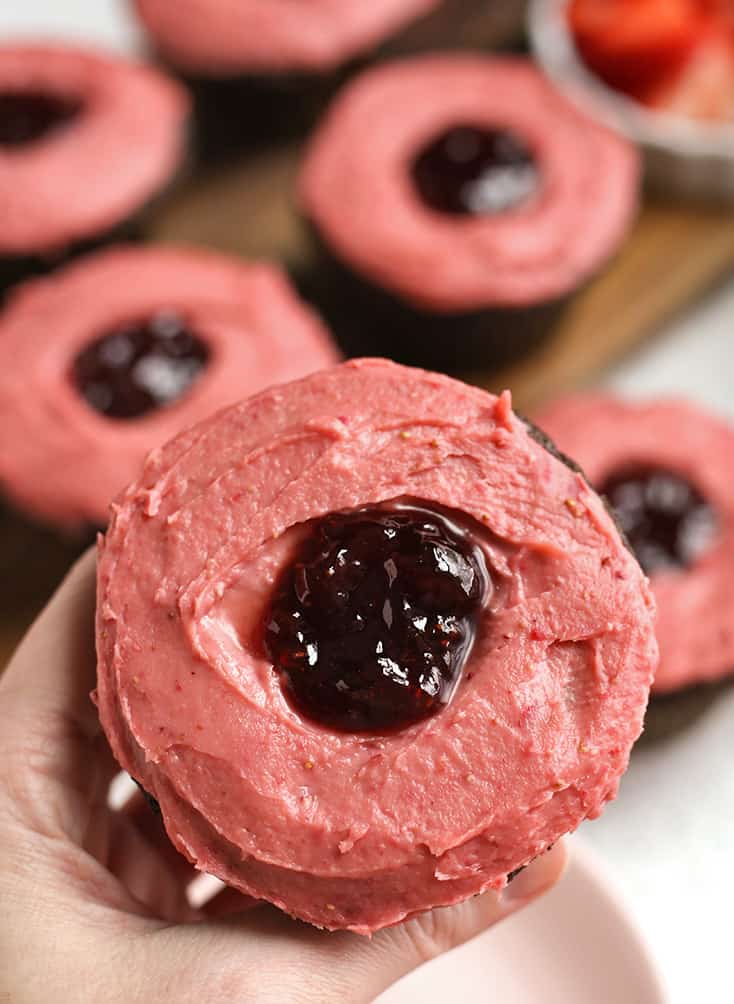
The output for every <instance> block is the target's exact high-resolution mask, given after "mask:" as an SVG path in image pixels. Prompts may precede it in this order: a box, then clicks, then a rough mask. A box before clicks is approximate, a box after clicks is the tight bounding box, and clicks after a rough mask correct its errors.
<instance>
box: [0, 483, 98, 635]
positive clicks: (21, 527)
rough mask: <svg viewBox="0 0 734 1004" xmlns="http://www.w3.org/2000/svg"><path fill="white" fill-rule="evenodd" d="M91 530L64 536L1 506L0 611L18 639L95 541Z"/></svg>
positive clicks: (64, 534)
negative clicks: (0, 584)
mask: <svg viewBox="0 0 734 1004" xmlns="http://www.w3.org/2000/svg"><path fill="white" fill-rule="evenodd" d="M95 533H96V531H94V530H93V529H92V528H87V529H84V530H81V529H80V530H79V531H73V532H72V531H69V532H68V533H63V532H61V531H58V530H54V529H52V528H50V527H47V526H43V525H42V524H40V523H36V522H33V521H31V520H29V519H27V518H26V517H25V516H23V515H22V514H20V513H19V512H17V511H16V510H15V509H14V508H13V507H12V506H10V505H8V504H6V503H0V582H2V587H0V608H1V609H2V612H3V615H4V617H5V618H6V619H7V620H12V622H13V625H14V627H16V626H17V629H18V630H17V633H18V637H20V633H21V631H22V630H23V629H24V627H25V625H26V624H30V622H31V621H32V620H33V618H34V617H35V616H36V614H37V613H38V612H39V611H40V610H41V608H42V607H43V606H44V604H45V603H46V602H47V600H48V599H49V597H50V596H51V594H52V593H53V591H54V589H56V587H57V586H58V584H59V583H60V582H61V580H62V579H63V577H64V576H65V575H66V573H67V571H68V570H69V568H70V567H71V565H72V564H73V563H74V562H75V561H76V559H77V558H78V557H80V555H81V554H82V553H83V552H84V551H85V550H86V549H87V548H88V547H89V546H90V545H91V544H92V543H93V542H94V538H95Z"/></svg>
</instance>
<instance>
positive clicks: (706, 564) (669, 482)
mask: <svg viewBox="0 0 734 1004" xmlns="http://www.w3.org/2000/svg"><path fill="white" fill-rule="evenodd" d="M538 422H539V423H540V424H541V426H542V427H543V428H544V429H545V430H547V432H548V433H549V435H551V436H552V437H553V438H554V439H555V440H556V442H557V443H558V444H559V446H560V447H561V448H562V449H564V450H568V451H569V452H571V453H573V455H574V456H575V457H578V459H579V462H580V463H581V464H582V465H583V467H584V469H585V471H586V473H587V475H588V476H589V478H590V479H591V482H592V484H594V485H595V486H596V488H597V489H598V490H599V491H600V492H602V493H603V494H605V495H606V496H607V499H608V500H609V503H610V505H611V506H612V507H613V508H614V510H615V512H616V514H617V518H618V520H619V522H620V524H621V526H622V528H623V529H624V531H625V532H626V534H627V537H628V539H629V542H630V544H631V545H632V547H633V548H634V550H635V553H636V554H637V557H638V558H639V560H640V562H641V564H642V567H643V569H644V570H645V571H646V572H647V574H648V575H649V576H650V579H651V582H652V586H653V590H654V593H655V597H656V600H657V606H658V621H657V633H658V641H659V643H660V667H659V669H658V672H657V675H656V677H655V684H654V691H655V692H656V693H657V694H662V693H665V692H669V691H673V690H676V689H679V688H683V687H689V686H691V685H692V684H697V683H702V682H704V681H713V680H716V679H719V678H721V677H724V676H725V675H727V674H729V673H731V672H733V671H734V624H733V623H732V619H731V614H730V610H729V595H730V591H731V590H734V489H733V488H732V472H731V470H730V462H731V458H734V429H732V427H731V426H730V425H728V424H727V423H726V422H724V421H723V420H722V419H720V418H715V417H714V416H712V415H710V414H708V413H707V412H706V411H704V410H703V409H701V408H700V407H698V406H696V405H694V404H691V403H689V402H686V401H678V400H659V401H653V402H650V403H632V402H626V401H621V400H619V399H616V398H614V397H610V396H606V395H602V394H589V395H580V396H575V397H570V398H566V399H563V400H560V401H558V402H556V403H554V404H551V405H550V406H548V407H547V408H546V409H545V410H544V411H543V412H542V413H541V414H540V415H539V416H538Z"/></svg>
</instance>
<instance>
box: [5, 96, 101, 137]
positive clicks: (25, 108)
mask: <svg viewBox="0 0 734 1004" xmlns="http://www.w3.org/2000/svg"><path fill="white" fill-rule="evenodd" d="M81 110H82V104H81V102H80V101H74V100H72V99H71V98H64V97H60V96H58V95H54V94H44V93H43V92H41V91H39V92H37V93H36V92H32V91H28V92H18V93H13V92H2V91H0V147H21V146H26V145H27V144H30V143H35V142H37V141H38V140H40V139H44V138H45V137H46V136H48V135H49V134H50V133H52V132H55V131H56V130H58V129H61V128H62V127H64V126H66V125H69V124H70V123H71V122H73V120H74V119H75V118H76V117H77V115H78V114H79V113H80V112H81Z"/></svg>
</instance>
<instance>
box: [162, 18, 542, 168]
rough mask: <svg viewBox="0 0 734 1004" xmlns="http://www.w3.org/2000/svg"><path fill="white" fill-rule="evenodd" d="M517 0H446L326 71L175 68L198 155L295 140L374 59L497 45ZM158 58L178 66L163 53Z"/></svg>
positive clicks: (218, 156)
mask: <svg viewBox="0 0 734 1004" xmlns="http://www.w3.org/2000/svg"><path fill="white" fill-rule="evenodd" d="M521 26H522V13H521V10H520V9H519V5H518V4H517V3H515V2H514V0H498V2H496V3H495V4H494V5H493V6H492V10H491V11H489V12H488V11H487V2H486V0H445V2H444V3H443V4H441V5H440V6H439V8H438V9H437V10H435V11H433V12H432V13H430V14H427V15H426V16H425V17H422V18H420V19H419V20H418V21H416V22H414V23H413V24H411V25H409V26H408V27H406V28H404V29H403V30H402V31H401V32H399V33H398V34H397V35H395V36H394V37H393V38H391V39H390V40H389V41H387V42H385V43H384V44H383V45H382V46H380V47H379V48H378V49H377V50H376V51H375V52H374V53H372V54H365V55H364V56H362V57H359V58H354V59H351V60H350V61H349V62H348V63H347V64H345V65H343V66H341V67H339V68H338V69H336V70H334V71H331V72H329V71H327V72H324V73H308V72H297V73H282V74H278V73H272V74H258V75H243V76H234V77H233V76H225V77H208V76H203V75H195V74H187V73H184V74H180V73H179V75H181V76H182V77H183V80H184V82H185V83H186V85H187V86H188V88H189V90H190V92H191V94H192V95H193V98H194V117H195V134H196V141H197V148H198V154H199V159H200V160H202V161H205V162H206V161H214V162H217V161H226V160H228V159H231V158H233V157H236V156H237V155H238V154H239V153H242V152H243V151H247V150H252V149H257V148H258V147H259V146H263V145H268V144H271V143H275V142H284V141H287V140H293V139H296V138H298V137H299V136H303V135H305V134H306V133H307V132H308V131H309V130H310V129H312V128H313V127H314V125H315V124H316V122H317V120H318V118H319V116H320V115H321V114H322V112H323V111H324V109H325V107H326V106H327V104H328V103H329V101H330V100H331V99H332V98H333V97H334V95H335V94H336V92H337V91H338V90H339V88H340V87H341V86H342V85H343V84H344V83H346V81H347V79H348V78H349V77H350V76H352V75H353V74H354V73H357V72H359V71H360V70H362V69H364V68H365V67H366V65H367V64H368V62H370V61H371V59H373V58H376V59H385V58H394V57H400V56H406V55H411V54H415V53H420V52H426V51H430V50H431V49H436V48H446V47H447V46H451V47H453V48H456V47H466V48H476V47H479V46H484V45H497V44H501V43H503V42H505V41H507V40H511V39H512V37H513V36H514V35H515V34H516V33H518V32H519V31H520V30H521ZM161 62H162V63H163V65H165V66H166V68H167V69H168V70H169V71H170V72H176V70H175V68H174V67H171V66H170V63H167V61H166V59H165V57H164V56H161Z"/></svg>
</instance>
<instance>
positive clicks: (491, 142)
mask: <svg viewBox="0 0 734 1004" xmlns="http://www.w3.org/2000/svg"><path fill="white" fill-rule="evenodd" d="M412 173H413V182H414V184H415V186H416V188H417V190H418V192H419V194H420V196H421V198H422V199H423V201H424V202H425V203H426V205H427V206H429V207H430V208H431V209H435V210H437V211H438V212H441V213H450V214H452V215H461V216H467V215H468V216H491V215H495V214H499V213H505V212H508V211H509V210H511V209H514V208H516V207H517V206H519V205H520V204H521V203H523V202H526V201H527V200H528V199H529V198H531V196H532V195H534V194H535V192H536V191H537V189H538V186H539V182H540V173H539V170H538V165H537V163H536V160H535V157H534V156H533V152H532V150H531V149H530V147H529V146H528V145H527V144H526V143H525V142H524V141H523V140H522V139H521V137H519V136H517V135H515V134H514V133H512V132H508V131H507V130H505V129H483V128H479V127H477V126H472V125H458V126H454V127H453V128H451V129H448V130H447V131H446V132H444V133H442V134H441V135H440V136H438V137H437V138H436V139H434V140H432V141H431V142H430V143H429V144H428V146H426V147H425V148H424V149H423V150H422V151H421V152H420V153H419V154H418V156H417V157H416V159H415V161H414V162H413V168H412Z"/></svg>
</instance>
